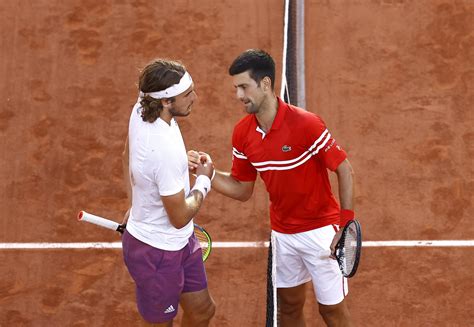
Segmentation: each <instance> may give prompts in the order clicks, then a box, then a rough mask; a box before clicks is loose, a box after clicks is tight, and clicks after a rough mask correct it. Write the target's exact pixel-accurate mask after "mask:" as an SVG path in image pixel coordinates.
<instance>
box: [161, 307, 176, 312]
mask: <svg viewBox="0 0 474 327" xmlns="http://www.w3.org/2000/svg"><path fill="white" fill-rule="evenodd" d="M174 311H175V309H174V307H173V305H170V306H169V307H168V309H166V310H165V311H164V313H171V312H174Z"/></svg>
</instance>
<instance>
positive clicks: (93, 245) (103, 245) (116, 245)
mask: <svg viewBox="0 0 474 327" xmlns="http://www.w3.org/2000/svg"><path fill="white" fill-rule="evenodd" d="M362 246H363V247H472V246H474V240H436V241H365V242H362ZM212 247H213V248H263V247H268V242H264V241H260V242H212ZM121 248H122V243H121V242H84V243H0V250H43V249H59V250H61V249H121Z"/></svg>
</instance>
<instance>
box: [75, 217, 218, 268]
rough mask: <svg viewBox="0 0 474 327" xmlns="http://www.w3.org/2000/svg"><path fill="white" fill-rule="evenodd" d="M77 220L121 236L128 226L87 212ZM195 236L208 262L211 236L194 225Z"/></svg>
mask: <svg viewBox="0 0 474 327" xmlns="http://www.w3.org/2000/svg"><path fill="white" fill-rule="evenodd" d="M77 219H78V220H79V221H86V222H88V223H91V224H95V225H98V226H101V227H104V228H107V229H111V230H114V231H117V232H119V233H120V234H122V233H123V232H124V231H125V227H126V225H124V224H119V223H117V222H115V221H113V220H109V219H106V218H103V217H99V216H96V215H93V214H90V213H88V212H85V211H80V212H79V214H78V215H77ZM194 235H196V238H197V239H198V241H199V243H200V245H201V250H202V261H206V260H207V258H208V257H209V254H211V249H212V240H211V236H210V235H209V233H208V232H207V231H206V230H205V229H204V228H202V227H201V226H199V225H197V224H194Z"/></svg>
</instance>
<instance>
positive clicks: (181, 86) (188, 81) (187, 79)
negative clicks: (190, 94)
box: [140, 72, 193, 99]
mask: <svg viewBox="0 0 474 327" xmlns="http://www.w3.org/2000/svg"><path fill="white" fill-rule="evenodd" d="M192 84H193V79H192V78H191V75H189V73H188V72H185V73H184V75H183V77H181V79H180V80H179V83H178V84H174V85H171V86H170V87H169V88H167V89H165V90H162V91H158V92H150V93H143V92H142V91H140V98H143V97H145V95H148V96H150V97H152V98H154V99H163V98H172V97H175V96H177V95H180V94H181V93H183V92H184V91H186V90H187V89H189V87H190V86H191V85H192Z"/></svg>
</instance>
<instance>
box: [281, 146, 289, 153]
mask: <svg viewBox="0 0 474 327" xmlns="http://www.w3.org/2000/svg"><path fill="white" fill-rule="evenodd" d="M281 151H283V152H290V151H291V146H289V145H284V146H282V147H281Z"/></svg>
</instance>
